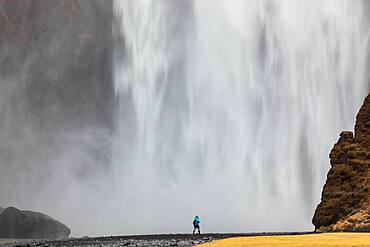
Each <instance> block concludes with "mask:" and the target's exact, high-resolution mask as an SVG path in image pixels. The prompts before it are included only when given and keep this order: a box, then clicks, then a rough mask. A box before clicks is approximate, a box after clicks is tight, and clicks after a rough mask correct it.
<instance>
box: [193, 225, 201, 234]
mask: <svg viewBox="0 0 370 247" xmlns="http://www.w3.org/2000/svg"><path fill="white" fill-rule="evenodd" d="M196 229H198V234H200V225H194V230H193V234H195V230H196Z"/></svg>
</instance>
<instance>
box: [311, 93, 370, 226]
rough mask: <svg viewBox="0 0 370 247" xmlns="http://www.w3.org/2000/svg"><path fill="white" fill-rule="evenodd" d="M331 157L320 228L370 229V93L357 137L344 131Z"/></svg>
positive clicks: (317, 214)
mask: <svg viewBox="0 0 370 247" xmlns="http://www.w3.org/2000/svg"><path fill="white" fill-rule="evenodd" d="M329 157H330V164H331V168H330V170H329V173H328V176H327V180H326V183H325V185H324V189H323V192H322V197H321V202H320V204H319V205H318V206H317V208H316V211H315V214H314V216H313V219H312V223H313V224H314V225H315V229H316V231H317V232H322V231H358V232H368V231H370V94H369V95H368V96H367V97H366V98H365V101H364V103H363V105H362V107H361V109H360V111H359V113H358V114H357V117H356V125H355V136H353V133H352V132H350V131H344V132H342V133H341V134H340V138H339V140H338V142H337V143H336V144H334V147H333V149H332V150H331V152H330V156H329Z"/></svg>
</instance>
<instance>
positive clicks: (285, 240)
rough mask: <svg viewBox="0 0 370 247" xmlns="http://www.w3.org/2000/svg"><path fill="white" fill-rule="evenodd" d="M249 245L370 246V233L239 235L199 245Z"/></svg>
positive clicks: (227, 246) (288, 246)
mask: <svg viewBox="0 0 370 247" xmlns="http://www.w3.org/2000/svg"><path fill="white" fill-rule="evenodd" d="M249 246H260V247H261V246H272V247H274V246H284V247H296V246H315V247H320V246H351V247H352V246H356V247H359V246H370V233H318V234H306V235H286V236H259V237H239V238H229V239H223V240H217V241H214V242H211V243H206V244H201V245H198V247H249Z"/></svg>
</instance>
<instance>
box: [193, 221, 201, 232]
mask: <svg viewBox="0 0 370 247" xmlns="http://www.w3.org/2000/svg"><path fill="white" fill-rule="evenodd" d="M193 226H194V230H193V235H194V234H195V231H196V229H198V234H200V218H199V217H198V216H195V218H194V220H193Z"/></svg>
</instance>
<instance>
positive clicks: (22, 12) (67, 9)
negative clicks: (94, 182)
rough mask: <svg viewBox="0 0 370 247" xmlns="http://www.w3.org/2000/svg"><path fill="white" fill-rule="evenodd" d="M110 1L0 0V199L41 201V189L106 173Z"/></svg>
mask: <svg viewBox="0 0 370 247" xmlns="http://www.w3.org/2000/svg"><path fill="white" fill-rule="evenodd" d="M112 4H113V2H112V0H104V1H101V0H0V88H1V90H0V140H1V141H0V164H1V166H0V198H2V201H3V203H7V202H9V203H10V202H14V201H17V203H18V205H21V206H23V207H31V206H32V205H30V204H31V203H34V204H35V203H37V201H40V202H39V203H40V204H41V201H42V200H37V199H33V200H29V197H33V198H35V197H37V196H39V197H40V198H44V197H46V196H45V195H46V194H47V193H50V192H48V191H47V190H50V191H56V192H57V191H59V190H61V191H63V189H65V188H68V187H69V186H70V184H71V183H72V182H74V181H76V183H78V182H79V181H80V180H83V182H85V180H88V179H92V178H94V179H95V177H96V176H99V174H100V173H102V172H103V171H106V170H107V167H108V166H109V164H110V162H109V157H110V153H111V150H110V143H109V140H110V139H109V138H110V133H111V130H112V128H113V127H112V125H113V121H112V119H113V117H112V113H113V112H112V109H113V98H114V93H113V84H112V60H113V59H112V53H113V52H112V49H113V48H112V47H113V45H112V42H113V37H112V21H113V6H112ZM25 174H27V175H25ZM66 178H68V179H66ZM15 181H16V182H15ZM46 184H48V186H45V185H46ZM51 185H53V186H51ZM45 189H46V190H45ZM56 192H55V193H56ZM60 193H63V192H60ZM64 193H65V192H64ZM44 194H45V195H44ZM50 203H51V202H50ZM43 204H44V205H45V203H43ZM55 204H57V202H55ZM35 208H40V207H39V205H36V206H35ZM44 208H45V209H47V208H48V207H47V206H44ZM44 208H42V209H44ZM49 208H51V209H53V208H55V206H54V205H52V206H50V207H49Z"/></svg>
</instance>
